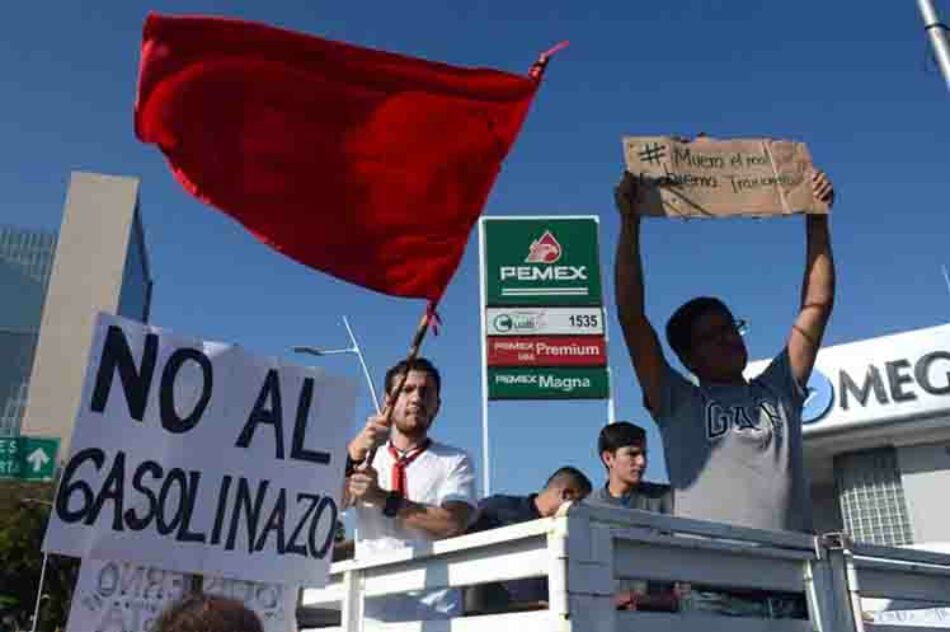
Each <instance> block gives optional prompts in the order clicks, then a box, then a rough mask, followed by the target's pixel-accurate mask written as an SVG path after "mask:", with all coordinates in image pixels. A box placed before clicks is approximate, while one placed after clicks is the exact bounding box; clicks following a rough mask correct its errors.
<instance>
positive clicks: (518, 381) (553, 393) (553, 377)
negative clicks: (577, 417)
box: [488, 367, 610, 399]
mask: <svg viewBox="0 0 950 632" xmlns="http://www.w3.org/2000/svg"><path fill="white" fill-rule="evenodd" d="M608 384H609V381H608V377H607V369H606V368H605V367H553V368H541V367H491V368H489V369H488V399H607V398H608V397H609V396H610V389H609V388H608Z"/></svg>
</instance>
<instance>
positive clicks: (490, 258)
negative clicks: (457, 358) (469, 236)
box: [482, 217, 602, 307]
mask: <svg viewBox="0 0 950 632" xmlns="http://www.w3.org/2000/svg"><path fill="white" fill-rule="evenodd" d="M482 225H483V227H484V229H483V230H484V245H485V249H484V253H485V273H486V276H485V281H486V288H485V289H486V292H485V298H486V304H487V305H490V306H493V307H500V306H529V305H543V306H557V305H574V306H582V305H591V306H598V307H600V306H601V305H602V297H601V294H602V292H601V284H600V259H599V254H598V253H599V250H598V247H597V222H596V220H595V219H594V218H578V219H557V218H543V217H542V218H531V219H503V218H485V220H484V221H483V224H482Z"/></svg>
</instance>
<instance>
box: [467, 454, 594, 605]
mask: <svg viewBox="0 0 950 632" xmlns="http://www.w3.org/2000/svg"><path fill="white" fill-rule="evenodd" d="M590 491H591V483H590V480H589V479H588V478H587V476H585V475H584V473H583V472H581V471H580V470H578V469H577V468H574V467H569V466H567V467H562V468H560V469H558V470H557V471H556V472H554V474H552V475H551V477H550V478H548V480H547V482H546V483H545V484H544V489H542V490H541V491H540V492H538V493H537V494H530V495H528V496H508V495H504V494H495V495H494V496H489V497H488V498H484V499H482V500H481V501H479V503H478V512H477V513H476V515H475V521H474V522H473V523H472V525H471V526H470V527H469V528H468V533H476V532H478V531H487V530H489V529H496V528H498V527H506V526H508V525H512V524H517V523H519V522H528V521H530V520H537V519H538V518H547V517H550V516H553V515H554V514H556V513H557V511H558V509H560V507H561V505H562V504H564V503H565V502H568V501H581V500H583V499H584V498H585V497H586V496H587V495H588V494H589V493H590ZM547 601H548V583H547V579H546V578H544V577H536V578H530V579H518V580H513V581H509V582H504V583H501V584H482V585H479V586H473V587H472V588H469V589H468V590H466V594H465V611H466V613H467V614H489V613H494V612H504V611H511V610H516V609H517V610H530V609H535V608H543V607H546V604H547Z"/></svg>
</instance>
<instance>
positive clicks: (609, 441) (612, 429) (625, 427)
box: [597, 421, 647, 457]
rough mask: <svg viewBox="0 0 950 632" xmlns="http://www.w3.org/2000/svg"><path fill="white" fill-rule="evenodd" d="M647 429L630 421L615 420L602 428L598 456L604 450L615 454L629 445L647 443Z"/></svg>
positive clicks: (598, 438)
mask: <svg viewBox="0 0 950 632" xmlns="http://www.w3.org/2000/svg"><path fill="white" fill-rule="evenodd" d="M646 442H647V433H646V430H644V429H643V428H641V427H640V426H638V425H636V424H632V423H630V422H629V421H615V422H614V423H612V424H607V425H606V426H604V427H603V428H601V429H600V436H598V437H597V456H598V457H599V456H600V455H601V454H603V453H604V452H610V453H611V454H613V453H614V452H616V451H617V450H619V449H620V448H622V447H624V446H627V445H640V446H642V445H646Z"/></svg>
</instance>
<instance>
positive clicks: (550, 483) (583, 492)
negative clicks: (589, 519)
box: [536, 465, 591, 518]
mask: <svg viewBox="0 0 950 632" xmlns="http://www.w3.org/2000/svg"><path fill="white" fill-rule="evenodd" d="M590 490H591V485H590V479H588V478H587V477H586V476H585V475H584V473H583V472H581V471H580V470H579V469H577V468H576V467H571V466H569V465H566V466H564V467H561V468H558V470H557V471H556V472H554V474H551V476H550V478H548V480H547V482H546V483H545V484H544V489H542V490H541V491H540V492H538V496H537V499H536V504H537V507H538V512H539V513H540V514H541V515H542V516H544V517H545V518H547V517H550V516H553V515H554V514H556V513H557V510H558V509H559V508H560V507H561V505H563V504H564V503H566V502H568V501H571V500H573V501H581V500H584V498H586V497H587V495H588V494H589V493H590Z"/></svg>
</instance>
